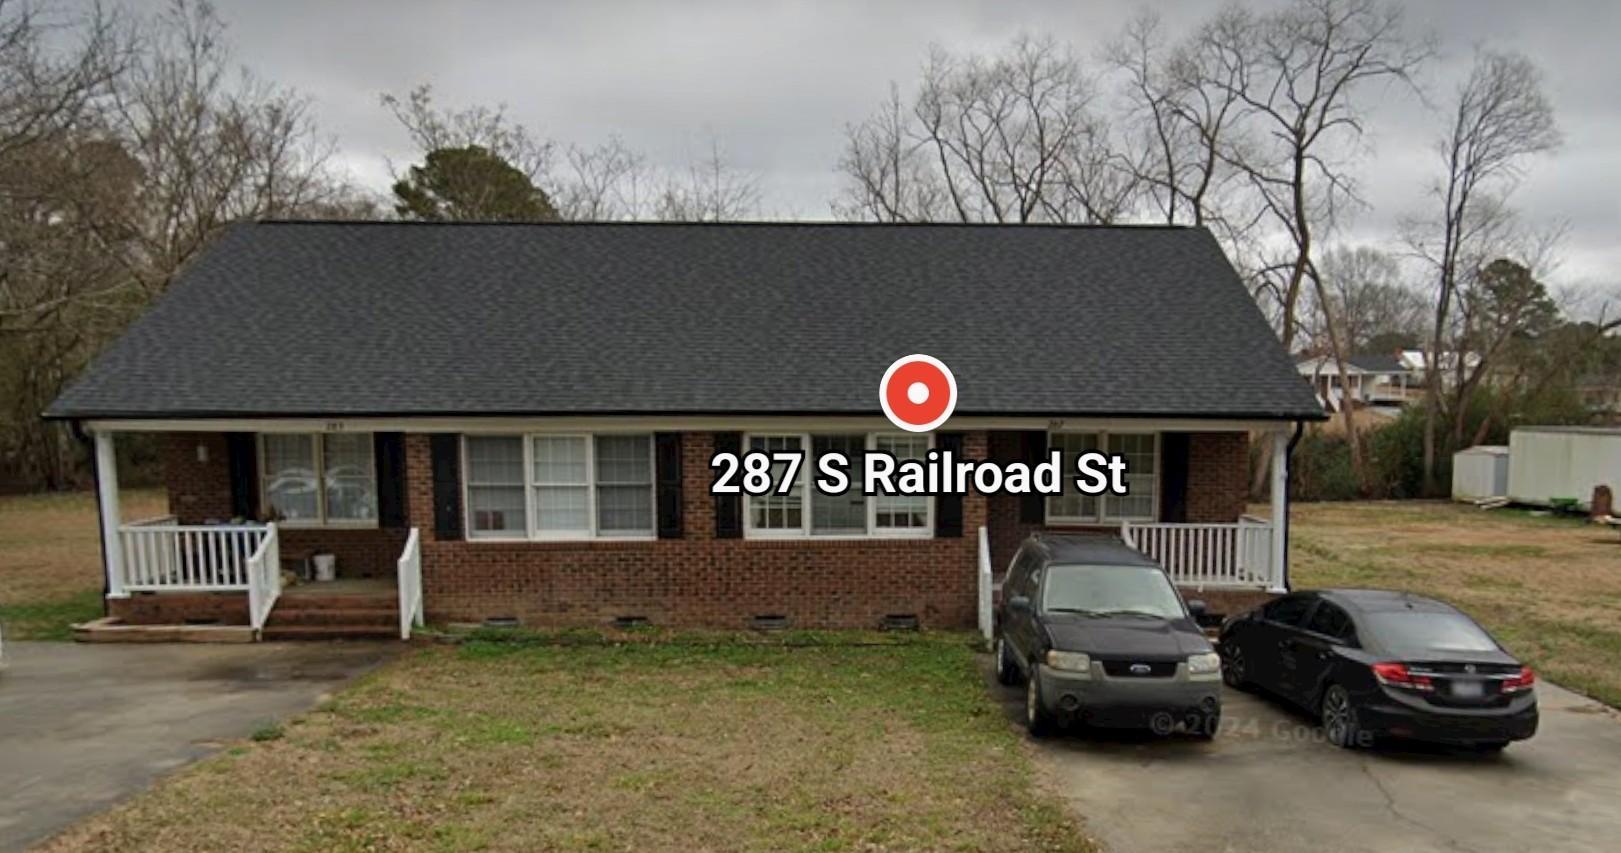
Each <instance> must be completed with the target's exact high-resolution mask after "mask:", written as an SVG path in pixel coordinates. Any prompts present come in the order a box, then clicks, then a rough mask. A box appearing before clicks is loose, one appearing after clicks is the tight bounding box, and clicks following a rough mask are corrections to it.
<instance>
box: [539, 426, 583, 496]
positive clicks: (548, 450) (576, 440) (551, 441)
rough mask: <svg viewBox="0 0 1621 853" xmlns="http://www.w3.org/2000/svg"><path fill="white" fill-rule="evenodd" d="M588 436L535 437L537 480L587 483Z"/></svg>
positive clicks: (577, 484) (554, 483) (579, 484)
mask: <svg viewBox="0 0 1621 853" xmlns="http://www.w3.org/2000/svg"><path fill="white" fill-rule="evenodd" d="M585 451H586V444H585V436H583V435H542V436H536V437H535V482H536V483H539V484H542V485H574V486H583V485H585V484H586V482H587V480H586V474H587V471H586V467H585Z"/></svg>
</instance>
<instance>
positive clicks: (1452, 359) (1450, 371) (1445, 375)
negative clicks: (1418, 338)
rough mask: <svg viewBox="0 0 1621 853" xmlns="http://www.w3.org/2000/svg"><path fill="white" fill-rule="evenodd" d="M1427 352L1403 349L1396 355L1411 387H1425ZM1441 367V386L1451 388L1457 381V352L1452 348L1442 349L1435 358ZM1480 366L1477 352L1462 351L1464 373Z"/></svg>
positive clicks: (1427, 367)
mask: <svg viewBox="0 0 1621 853" xmlns="http://www.w3.org/2000/svg"><path fill="white" fill-rule="evenodd" d="M1428 355H1429V353H1428V352H1426V351H1425V350H1421V349H1405V350H1402V351H1401V353H1400V354H1399V355H1397V356H1396V358H1397V360H1398V361H1399V362H1400V363H1401V366H1402V368H1403V369H1405V370H1406V371H1407V376H1408V380H1407V384H1408V385H1409V386H1410V387H1413V388H1423V387H1425V385H1424V383H1425V379H1424V377H1425V376H1427V375H1429V361H1428V360H1427V358H1428ZM1436 361H1437V362H1438V364H1439V366H1440V368H1441V387H1442V388H1451V387H1452V386H1453V385H1456V384H1457V381H1458V354H1457V352H1455V351H1453V350H1444V351H1442V352H1441V355H1440V357H1439V358H1438V359H1436ZM1479 366H1480V354H1479V353H1474V352H1470V353H1464V357H1463V368H1464V372H1465V374H1468V373H1472V372H1474V370H1475V369H1476V368H1477V367H1479Z"/></svg>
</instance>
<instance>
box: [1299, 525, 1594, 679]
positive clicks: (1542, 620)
mask: <svg viewBox="0 0 1621 853" xmlns="http://www.w3.org/2000/svg"><path fill="white" fill-rule="evenodd" d="M1293 518H1294V523H1293V526H1292V527H1291V540H1290V542H1291V555H1292V557H1293V561H1292V566H1291V571H1292V573H1293V580H1294V583H1295V585H1296V586H1297V587H1312V586H1377V587H1388V588H1393V589H1406V590H1411V591H1413V592H1418V593H1422V594H1425V595H1431V596H1435V597H1437V598H1441V599H1444V600H1446V601H1449V602H1451V603H1452V604H1454V605H1457V606H1458V607H1460V608H1462V609H1463V610H1465V611H1467V612H1468V613H1469V614H1470V615H1472V616H1474V617H1475V618H1476V619H1478V620H1480V622H1481V623H1482V624H1484V625H1485V626H1486V627H1487V628H1488V629H1490V630H1491V631H1492V633H1494V634H1495V635H1497V638H1498V639H1499V640H1500V641H1502V642H1503V644H1504V645H1506V646H1508V647H1509V649H1510V650H1511V651H1513V652H1514V653H1516V654H1518V655H1520V656H1521V657H1522V658H1524V659H1525V660H1526V661H1527V662H1528V663H1530V664H1531V665H1532V666H1533V667H1535V668H1536V669H1537V670H1538V672H1539V673H1540V674H1542V675H1543V676H1544V677H1546V678H1549V679H1552V680H1553V681H1555V682H1558V683H1559V684H1561V685H1563V686H1566V687H1570V688H1573V689H1576V690H1579V691H1581V692H1583V693H1586V694H1588V695H1590V696H1593V697H1595V698H1597V699H1600V700H1602V701H1604V702H1607V703H1609V704H1611V705H1615V706H1618V707H1621V537H1617V536H1616V534H1615V532H1614V531H1613V530H1608V529H1603V528H1600V527H1597V526H1595V525H1590V524H1587V523H1586V522H1584V521H1582V520H1580V519H1568V518H1556V517H1549V516H1538V515H1534V514H1531V513H1529V512H1525V511H1523V510H1495V511H1482V510H1479V509H1476V508H1474V507H1471V506H1464V505H1459V504H1452V503H1442V502H1427V501H1407V502H1361V503H1318V504H1299V505H1297V506H1296V507H1295V512H1294V516H1293Z"/></svg>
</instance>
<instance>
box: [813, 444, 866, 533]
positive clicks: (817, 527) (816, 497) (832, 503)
mask: <svg viewBox="0 0 1621 853" xmlns="http://www.w3.org/2000/svg"><path fill="white" fill-rule="evenodd" d="M866 447H867V438H866V436H864V435H813V436H811V452H812V453H813V454H814V456H815V459H813V460H811V461H810V462H807V463H806V464H808V465H813V466H814V465H815V464H816V460H819V459H821V458H822V456H823V455H825V454H828V453H842V454H844V458H845V459H848V460H850V464H848V465H843V466H840V470H842V471H844V473H845V474H847V475H852V476H851V477H850V489H849V491H846V492H845V493H844V494H842V495H838V496H833V495H825V494H823V493H821V492H820V491H817V492H815V493H813V494H812V495H811V532H812V533H845V534H849V533H866V532H867V496H866V495H863V494H862V493H861V481H860V474H861V472H860V471H859V470H857V471H854V472H852V470H851V469H852V468H856V467H858V466H859V461H858V460H860V459H861V453H862V451H864V450H866ZM812 470H813V472H812V474H811V477H812V482H813V483H814V478H815V476H816V473H815V472H816V471H818V470H819V469H816V468H813V469H812Z"/></svg>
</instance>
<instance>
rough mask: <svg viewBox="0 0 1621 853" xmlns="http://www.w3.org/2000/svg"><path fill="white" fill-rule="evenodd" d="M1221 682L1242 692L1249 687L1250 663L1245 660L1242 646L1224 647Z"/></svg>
mask: <svg viewBox="0 0 1621 853" xmlns="http://www.w3.org/2000/svg"><path fill="white" fill-rule="evenodd" d="M1222 649H1223V651H1222V655H1221V680H1222V683H1224V684H1226V685H1227V686H1228V687H1231V688H1234V689H1236V690H1241V689H1243V688H1245V687H1248V686H1249V683H1250V681H1249V662H1248V661H1246V660H1244V649H1243V647H1242V646H1236V645H1235V646H1226V645H1223V646H1222Z"/></svg>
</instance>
